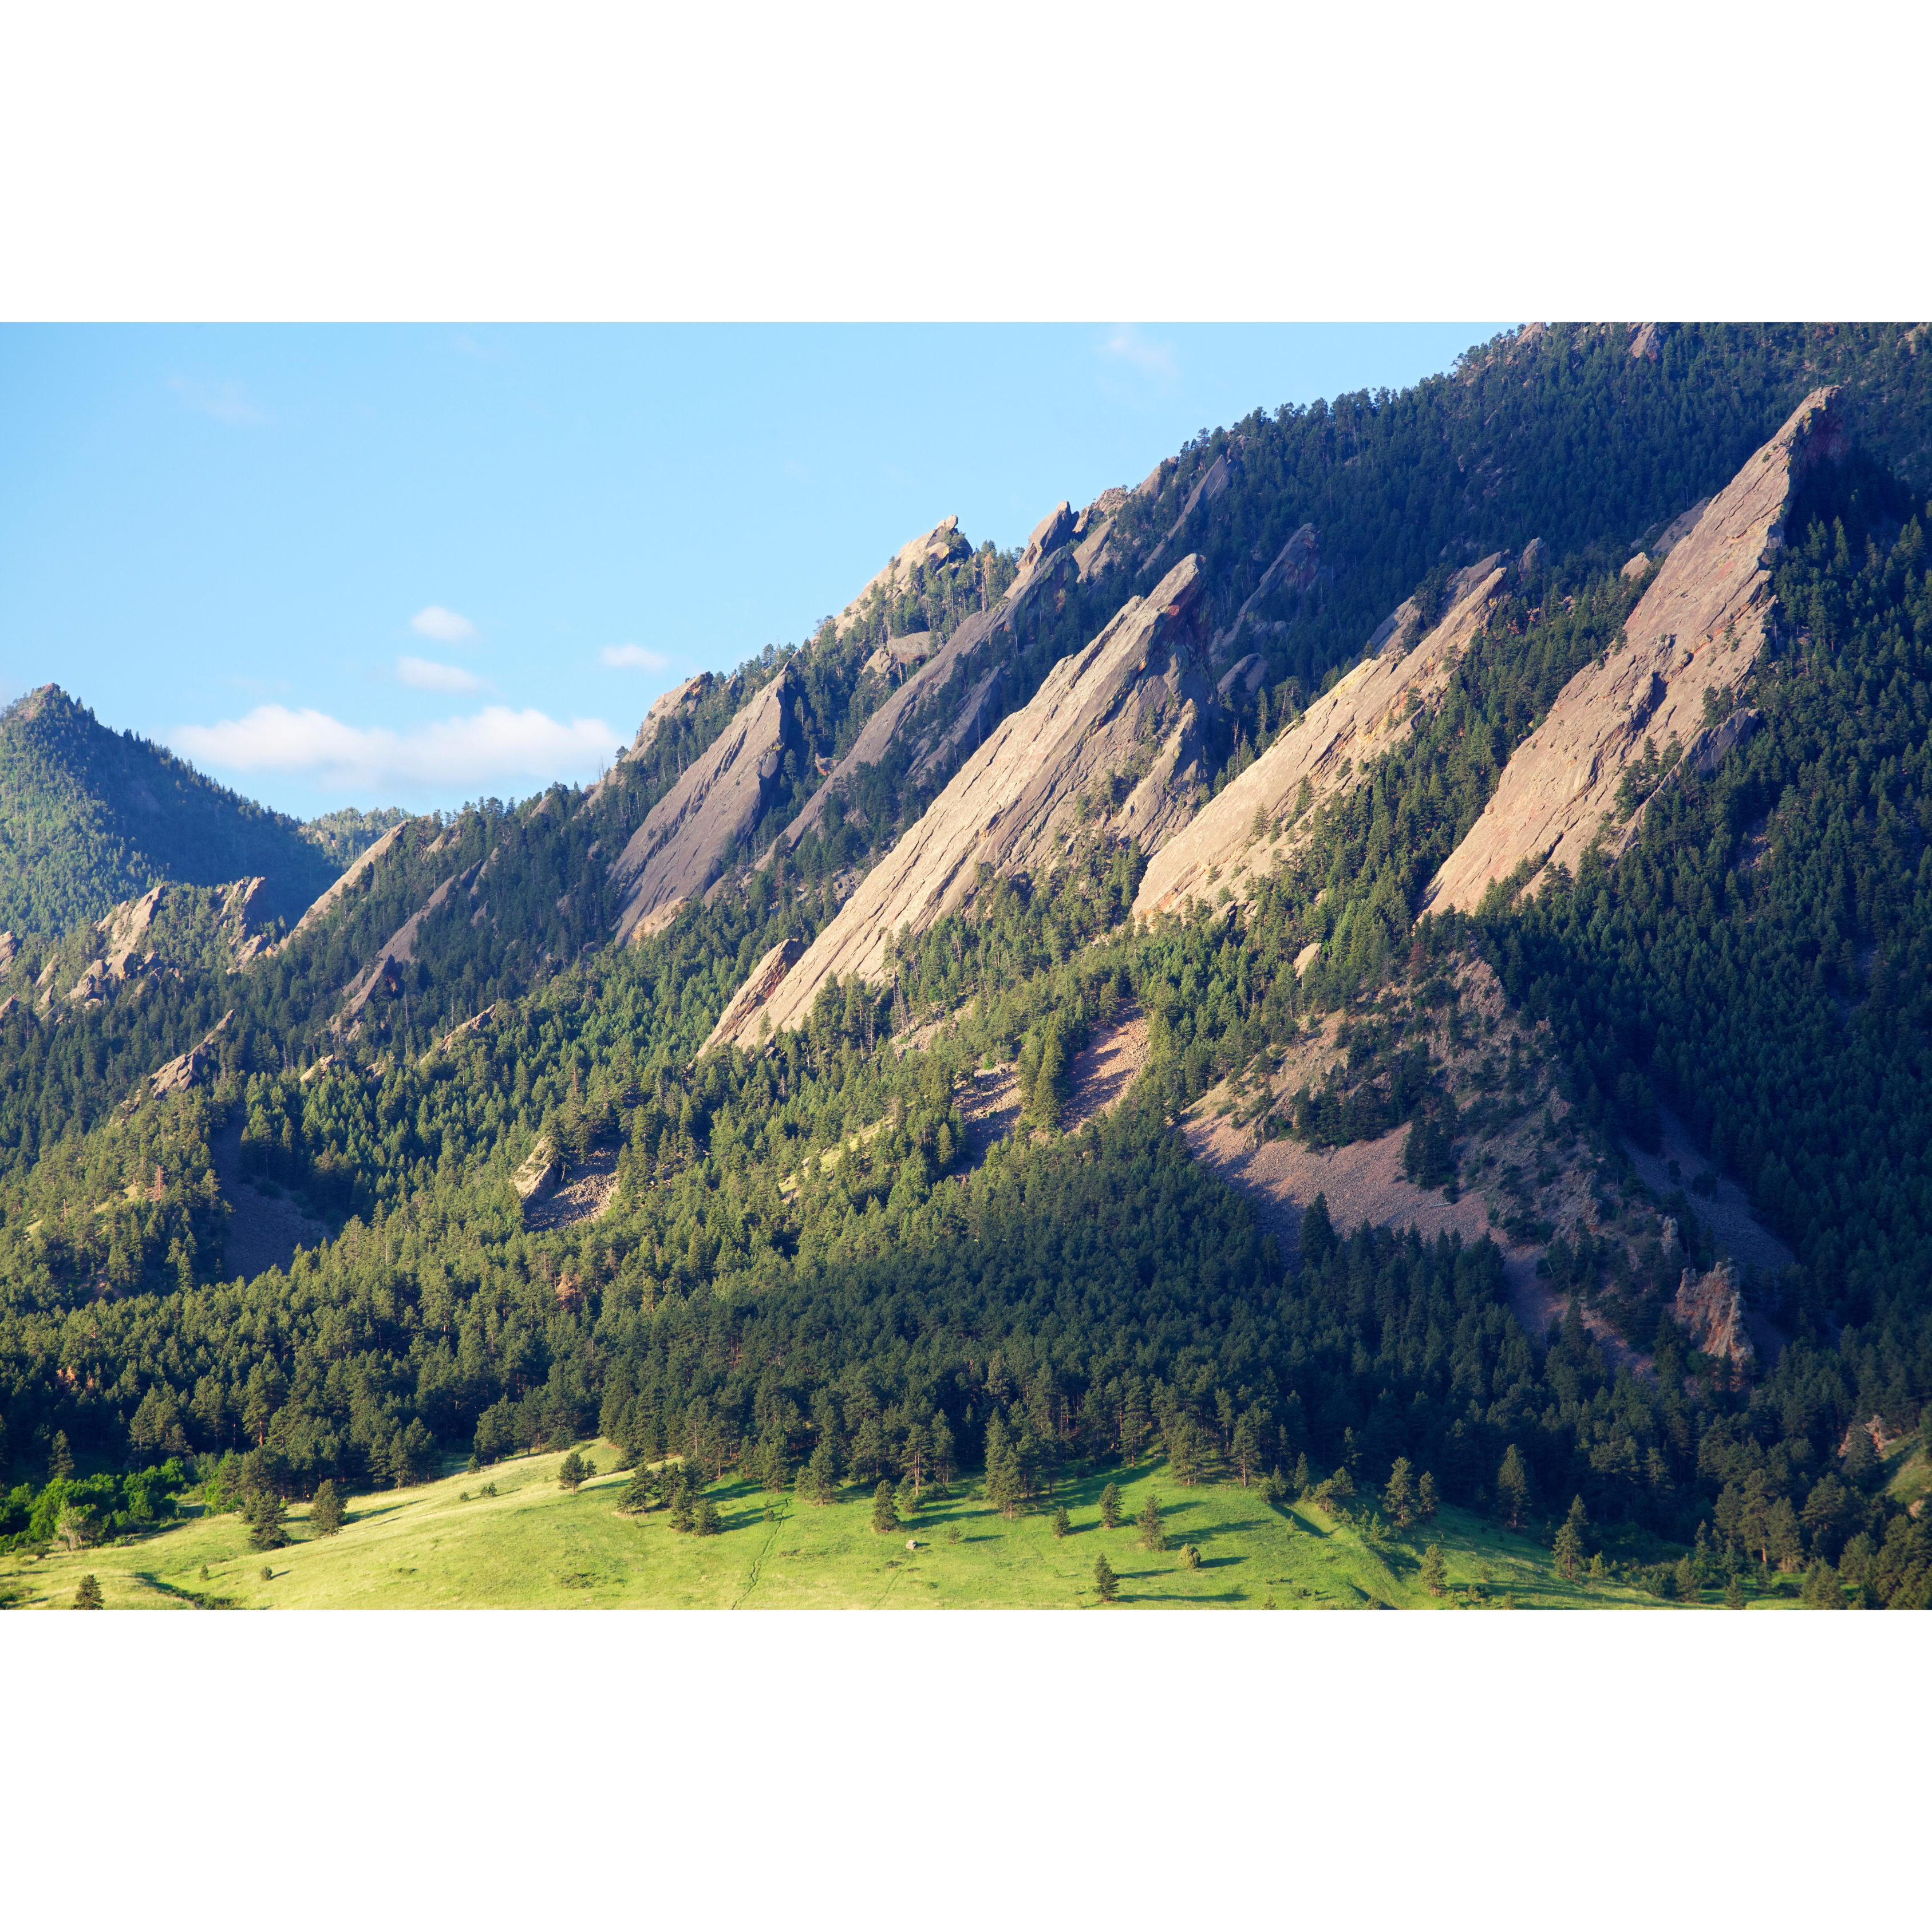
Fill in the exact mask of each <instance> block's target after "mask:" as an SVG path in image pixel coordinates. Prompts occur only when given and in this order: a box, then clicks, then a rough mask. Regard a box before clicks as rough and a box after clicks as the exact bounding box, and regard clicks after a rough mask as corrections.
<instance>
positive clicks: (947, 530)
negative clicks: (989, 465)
mask: <svg viewBox="0 0 1932 1932" xmlns="http://www.w3.org/2000/svg"><path fill="white" fill-rule="evenodd" d="M972 549H973V547H972V545H971V544H969V543H968V541H966V539H965V538H964V537H963V536H962V535H960V533H959V518H958V517H947V519H946V520H944V522H943V523H935V524H934V525H933V526H932V529H929V530H928V531H927V532H926V534H925V535H923V536H916V537H914V538H913V539H912V541H910V543H908V544H904V545H902V546H901V548H900V550H898V553H897V554H896V555H895V556H894V557H893V558H892V560H891V562H889V563H888V564H887V565H886V566H885V568H883V570H880V571H876V572H875V573H874V574H873V575H872V576H871V577H870V578H868V580H867V581H866V584H865V589H862V591H860V592H859V594H858V595H857V596H856V597H855V598H853V600H852V601H851V602H850V603H849V604H847V605H846V607H844V610H841V611H840V612H839V613H838V619H837V621H836V629H837V631H838V635H839V636H840V637H843V636H844V634H845V633H846V632H847V631H849V630H850V629H851V628H852V627H853V625H855V624H856V623H857V622H858V621H859V619H860V618H861V617H862V616H864V615H865V605H866V604H867V602H868V601H869V599H870V598H871V595H872V593H873V592H874V590H877V591H878V592H880V593H881V594H882V595H885V596H887V597H895V596H897V595H899V594H900V592H902V591H904V590H906V589H909V588H910V586H911V583H912V579H913V571H916V570H917V569H919V568H922V567H923V568H926V569H930V568H932V566H933V565H935V564H938V563H946V562H953V561H957V560H959V559H963V558H965V557H967V556H971V554H972Z"/></svg>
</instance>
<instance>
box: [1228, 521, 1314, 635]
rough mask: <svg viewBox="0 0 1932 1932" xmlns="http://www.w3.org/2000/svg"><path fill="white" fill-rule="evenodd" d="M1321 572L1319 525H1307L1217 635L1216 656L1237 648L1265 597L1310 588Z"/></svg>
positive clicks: (1296, 534)
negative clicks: (1317, 531)
mask: <svg viewBox="0 0 1932 1932" xmlns="http://www.w3.org/2000/svg"><path fill="white" fill-rule="evenodd" d="M1321 574H1322V545H1321V542H1320V540H1319V538H1318V537H1317V536H1316V530H1315V526H1314V525H1313V523H1304V524H1303V525H1302V526H1301V529H1298V530H1297V531H1296V532H1295V534H1294V535H1292V537H1290V538H1289V540H1288V541H1287V542H1286V543H1285V544H1283V545H1282V547H1281V552H1280V555H1279V556H1277V557H1276V559H1275V560H1274V562H1272V563H1271V564H1270V565H1268V568H1267V569H1266V570H1265V571H1262V580H1261V581H1260V582H1259V583H1257V584H1256V586H1255V587H1254V589H1253V591H1251V592H1250V593H1249V595H1248V597H1247V601H1245V602H1244V604H1242V606H1241V608H1240V610H1238V611H1236V612H1235V621H1234V622H1232V624H1230V625H1229V626H1228V628H1226V630H1225V631H1220V632H1217V634H1216V636H1215V638H1214V655H1215V656H1217V657H1221V656H1224V655H1226V653H1227V652H1229V651H1231V650H1232V649H1234V646H1235V640H1236V639H1237V638H1238V637H1240V635H1241V629H1242V627H1243V625H1245V624H1247V622H1249V620H1250V613H1252V612H1253V610H1254V607H1255V606H1256V604H1259V602H1260V601H1262V598H1265V597H1268V596H1272V595H1275V594H1277V592H1283V591H1298V590H1307V589H1309V588H1310V586H1313V583H1314V582H1315V580H1316V578H1317V577H1319V576H1320V575H1321ZM1265 628H1266V627H1264V629H1265Z"/></svg>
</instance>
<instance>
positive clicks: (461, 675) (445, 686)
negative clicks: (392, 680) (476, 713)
mask: <svg viewBox="0 0 1932 1932" xmlns="http://www.w3.org/2000/svg"><path fill="white" fill-rule="evenodd" d="M396 675H397V676H398V677H399V678H401V679H402V681H403V682H404V683H405V684H406V685H408V686H409V688H410V689H411V690H412V691H481V689H482V688H483V680H482V679H481V678H480V677H478V676H477V675H476V673H475V672H474V671H468V670H464V669H463V667H462V666H461V665H460V664H437V663H436V662H435V661H434V660H433V659H431V658H397V660H396Z"/></svg>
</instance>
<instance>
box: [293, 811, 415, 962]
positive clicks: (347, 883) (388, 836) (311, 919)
mask: <svg viewBox="0 0 1932 1932" xmlns="http://www.w3.org/2000/svg"><path fill="white" fill-rule="evenodd" d="M414 822H415V821H414V820H411V819H407V818H406V819H404V820H403V821H402V823H401V824H400V825H392V826H390V827H389V830H388V831H386V832H384V833H383V835H382V837H381V838H379V839H377V841H376V842H375V844H373V845H371V847H369V849H368V851H366V852H365V853H363V854H362V857H361V858H359V859H357V860H356V862H355V863H354V864H353V865H351V866H350V868H349V869H348V870H347V871H345V872H344V874H343V875H342V876H341V878H339V879H338V880H336V882H335V884H334V885H332V886H330V887H329V889H328V891H327V892H324V893H323V895H321V897H320V898H318V899H317V901H315V903H314V904H313V905H311V907H309V909H308V911H306V912H305V913H303V914H302V917H301V918H300V919H297V920H296V922H295V925H294V927H293V929H292V930H291V931H290V934H289V936H288V937H287V938H286V939H284V941H282V944H281V947H278V948H277V949H276V950H278V952H279V951H282V950H286V949H287V947H291V946H293V944H295V943H296V941H297V940H298V939H299V938H301V937H302V935H303V934H304V933H305V932H308V931H309V930H310V929H311V928H312V927H314V926H320V924H321V923H322V922H323V920H324V919H326V918H327V917H328V916H329V914H330V913H332V912H333V911H334V910H335V908H336V907H337V906H338V904H341V901H342V900H343V899H344V897H345V896H346V895H347V894H349V893H350V892H356V891H359V890H360V889H361V888H362V884H363V883H364V881H365V879H373V878H374V877H375V874H376V868H377V866H378V865H381V864H382V862H383V860H384V859H386V858H387V857H388V856H389V853H390V852H391V850H392V849H393V848H394V847H395V844H397V842H398V840H400V839H401V837H402V835H403V834H404V832H407V831H408V829H410V826H411V825H412V824H413V823H414Z"/></svg>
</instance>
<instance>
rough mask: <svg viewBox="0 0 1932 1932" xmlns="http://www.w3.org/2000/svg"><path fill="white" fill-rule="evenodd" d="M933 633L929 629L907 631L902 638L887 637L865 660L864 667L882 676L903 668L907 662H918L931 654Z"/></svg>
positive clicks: (921, 662) (923, 660)
mask: <svg viewBox="0 0 1932 1932" xmlns="http://www.w3.org/2000/svg"><path fill="white" fill-rule="evenodd" d="M932 647H933V635H932V632H931V631H907V633H906V634H905V635H904V637H888V638H887V639H886V641H885V642H884V643H883V644H881V645H880V646H879V648H878V649H877V650H875V651H874V652H873V653H872V655H871V656H870V657H868V658H867V659H866V660H865V668H866V669H867V670H868V671H871V672H872V673H874V674H875V675H877V676H883V675H884V674H885V673H886V672H888V671H890V670H903V669H904V667H906V666H907V665H908V664H923V663H925V661H926V659H927V658H929V657H931V656H932Z"/></svg>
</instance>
